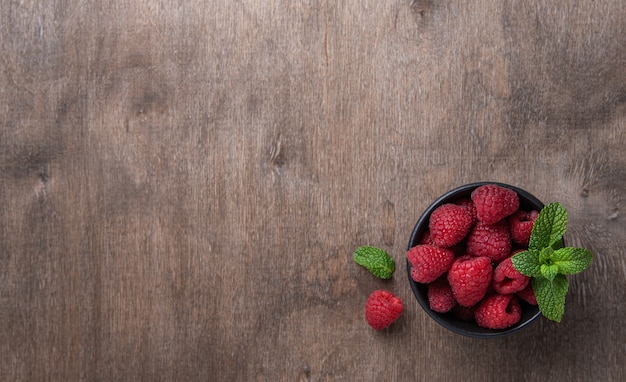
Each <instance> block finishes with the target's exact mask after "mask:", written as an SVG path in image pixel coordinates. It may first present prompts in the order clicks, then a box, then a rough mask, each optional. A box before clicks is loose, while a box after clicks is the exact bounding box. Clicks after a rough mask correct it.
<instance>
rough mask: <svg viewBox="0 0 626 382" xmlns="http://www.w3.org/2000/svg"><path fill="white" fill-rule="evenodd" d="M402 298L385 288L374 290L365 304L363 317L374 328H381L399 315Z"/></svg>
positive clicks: (391, 322)
mask: <svg viewBox="0 0 626 382" xmlns="http://www.w3.org/2000/svg"><path fill="white" fill-rule="evenodd" d="M402 309H403V305H402V300H400V298H399V297H397V296H395V295H394V294H393V293H391V292H388V291H386V290H375V291H374V292H372V293H371V294H370V296H369V298H368V299H367V303H366V304H365V319H366V320H367V323H368V324H370V326H371V327H372V328H374V329H376V330H382V329H385V328H386V327H388V326H389V325H391V324H393V323H394V321H396V320H397V319H398V317H400V314H401V313H402Z"/></svg>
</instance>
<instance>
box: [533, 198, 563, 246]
mask: <svg viewBox="0 0 626 382" xmlns="http://www.w3.org/2000/svg"><path fill="white" fill-rule="evenodd" d="M566 228H567V211H566V210H565V208H563V206H562V205H561V204H560V203H550V204H548V205H547V206H545V207H543V208H542V209H541V212H539V216H537V220H536V221H535V224H534V226H533V230H532V233H531V234H530V242H529V243H528V249H535V250H542V249H544V248H546V247H552V246H553V245H557V246H558V242H559V241H561V240H562V238H563V234H564V233H565V230H566Z"/></svg>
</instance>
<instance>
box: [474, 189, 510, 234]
mask: <svg viewBox="0 0 626 382" xmlns="http://www.w3.org/2000/svg"><path fill="white" fill-rule="evenodd" d="M472 201H473V202H474V204H475V205H476V216H477V217H478V220H480V221H481V222H483V223H486V224H493V223H496V222H498V221H500V220H502V219H504V218H505V217H507V216H509V215H511V214H512V213H514V212H515V211H517V210H518V208H519V197H518V196H517V192H515V191H513V190H511V189H510V188H505V187H500V186H498V185H495V184H487V185H484V186H480V187H478V188H477V189H475V190H474V191H472Z"/></svg>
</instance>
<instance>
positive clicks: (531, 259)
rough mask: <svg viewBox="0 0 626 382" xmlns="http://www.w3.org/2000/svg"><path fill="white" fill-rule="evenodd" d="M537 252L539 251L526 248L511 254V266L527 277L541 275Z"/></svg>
mask: <svg viewBox="0 0 626 382" xmlns="http://www.w3.org/2000/svg"><path fill="white" fill-rule="evenodd" d="M539 253H540V252H539V251H537V250H528V251H524V252H520V253H518V254H515V255H513V257H511V261H512V262H513V267H514V268H515V269H517V270H518V272H519V273H521V274H523V275H525V276H528V277H534V276H539V275H541V263H540V262H539Z"/></svg>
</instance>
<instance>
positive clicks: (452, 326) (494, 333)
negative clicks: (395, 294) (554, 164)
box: [406, 181, 544, 338]
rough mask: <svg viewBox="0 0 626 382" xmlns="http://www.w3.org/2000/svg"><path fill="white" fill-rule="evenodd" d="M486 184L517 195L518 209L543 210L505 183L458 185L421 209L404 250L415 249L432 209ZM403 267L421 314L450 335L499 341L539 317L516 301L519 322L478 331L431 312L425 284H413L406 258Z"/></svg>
mask: <svg viewBox="0 0 626 382" xmlns="http://www.w3.org/2000/svg"><path fill="white" fill-rule="evenodd" d="M486 184H495V185H498V186H500V187H506V188H509V189H512V190H514V191H515V192H517V194H518V196H519V198H520V208H521V207H522V205H524V206H530V207H532V208H538V210H541V208H543V207H544V204H543V202H541V201H540V200H539V199H537V198H536V197H535V196H534V195H532V194H530V193H529V192H528V191H526V190H523V189H521V188H519V187H516V186H512V185H509V184H506V183H501V182H490V181H482V182H474V183H468V184H464V185H462V186H458V187H456V188H453V189H451V190H449V191H448V192H446V193H444V194H443V195H441V196H440V197H438V198H437V199H436V200H435V201H434V202H432V203H431V204H430V206H428V208H426V210H424V212H423V213H422V214H421V216H420V218H419V219H418V221H417V223H416V224H415V226H414V228H413V231H412V233H411V238H410V239H409V244H408V247H407V251H408V250H410V249H411V248H413V247H414V246H416V245H417V243H418V242H419V239H420V238H421V236H422V234H423V233H424V227H427V226H428V219H429V218H430V214H431V213H432V212H433V211H434V210H435V208H437V207H439V206H440V205H442V204H445V203H446V202H448V201H451V200H452V199H456V198H459V197H463V196H466V195H467V196H469V195H470V194H471V192H472V191H473V190H474V189H476V188H478V187H480V186H484V185H486ZM522 202H523V203H522ZM425 223H426V224H425ZM406 267H407V275H408V278H409V283H410V285H411V289H412V291H413V294H414V295H415V298H416V299H417V301H418V302H419V304H420V306H421V307H422V309H424V311H425V312H426V313H427V314H428V315H429V316H430V317H431V318H432V319H433V320H435V322H437V323H438V324H439V325H441V326H443V327H444V328H446V329H448V330H450V331H452V332H454V333H457V334H461V335H463V336H466V337H473V338H499V337H503V336H507V335H510V334H513V333H516V332H518V331H520V330H522V329H523V328H526V327H528V326H529V325H530V324H532V323H534V322H536V321H537V320H538V319H539V317H541V311H540V310H539V308H538V307H537V306H533V305H530V304H528V303H526V302H525V301H520V303H521V304H522V306H523V309H524V312H525V313H526V314H524V313H523V315H522V319H521V320H520V322H518V323H517V324H516V325H514V326H512V327H510V328H506V329H486V328H481V327H480V326H478V325H476V323H475V322H471V321H470V322H467V321H462V320H458V319H455V318H453V317H451V314H450V313H443V314H442V313H438V312H435V311H433V310H431V309H430V305H429V303H428V299H427V296H426V293H425V290H424V289H425V285H424V284H420V283H417V282H416V281H414V280H413V278H412V277H411V268H412V266H411V263H410V262H409V260H408V259H407V260H406Z"/></svg>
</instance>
